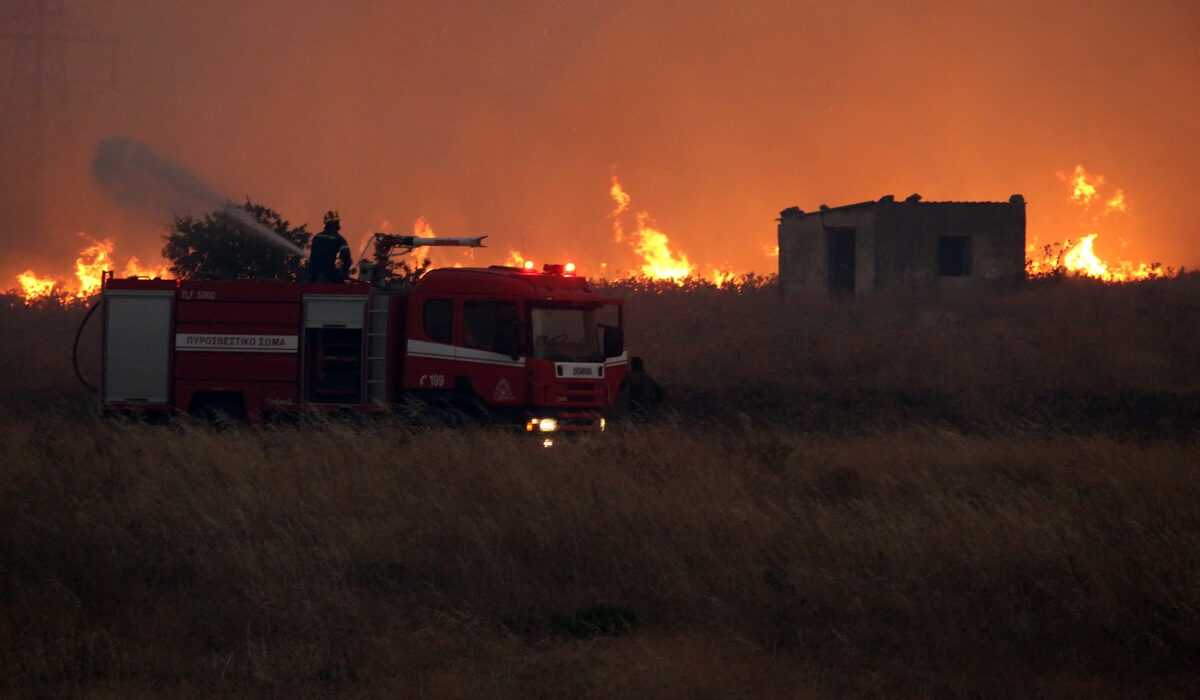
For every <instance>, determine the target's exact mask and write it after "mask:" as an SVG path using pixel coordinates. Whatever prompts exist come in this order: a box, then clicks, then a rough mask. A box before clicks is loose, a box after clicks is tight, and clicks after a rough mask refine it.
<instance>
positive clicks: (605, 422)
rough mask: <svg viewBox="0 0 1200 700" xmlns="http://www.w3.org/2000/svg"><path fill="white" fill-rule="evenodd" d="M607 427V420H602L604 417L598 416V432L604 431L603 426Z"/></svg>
mask: <svg viewBox="0 0 1200 700" xmlns="http://www.w3.org/2000/svg"><path fill="white" fill-rule="evenodd" d="M607 427H608V421H606V420H604V418H603V417H602V418H600V432H602V433H603V432H604V429H605V428H607Z"/></svg>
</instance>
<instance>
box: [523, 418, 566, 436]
mask: <svg viewBox="0 0 1200 700" xmlns="http://www.w3.org/2000/svg"><path fill="white" fill-rule="evenodd" d="M535 430H536V431H538V432H542V433H553V432H554V431H556V430H558V421H556V420H554V419H553V418H530V419H529V422H528V423H526V424H525V432H528V433H532V432H533V431H535Z"/></svg>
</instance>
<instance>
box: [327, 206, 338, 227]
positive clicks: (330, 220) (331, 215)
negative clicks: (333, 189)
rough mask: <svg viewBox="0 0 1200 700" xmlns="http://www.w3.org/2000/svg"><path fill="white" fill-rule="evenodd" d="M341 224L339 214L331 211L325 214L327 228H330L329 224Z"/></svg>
mask: <svg viewBox="0 0 1200 700" xmlns="http://www.w3.org/2000/svg"><path fill="white" fill-rule="evenodd" d="M341 223H342V222H341V220H340V219H338V213H337V212H336V211H334V210H332V209H330V210H329V211H327V212H325V225H326V226H328V225H329V224H338V225H339V226H340V225H341Z"/></svg>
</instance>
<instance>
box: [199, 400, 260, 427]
mask: <svg viewBox="0 0 1200 700" xmlns="http://www.w3.org/2000/svg"><path fill="white" fill-rule="evenodd" d="M195 415H196V416H197V417H198V418H200V420H202V421H204V422H205V423H211V424H213V425H215V426H218V427H231V426H236V425H242V424H243V423H246V422H247V420H248V418H247V416H246V409H245V407H244V406H242V405H241V404H239V403H237V402H235V401H225V400H218V401H208V402H206V403H204V404H202V405H201V406H200V407H199V408H198V409H197V410H196V411H195Z"/></svg>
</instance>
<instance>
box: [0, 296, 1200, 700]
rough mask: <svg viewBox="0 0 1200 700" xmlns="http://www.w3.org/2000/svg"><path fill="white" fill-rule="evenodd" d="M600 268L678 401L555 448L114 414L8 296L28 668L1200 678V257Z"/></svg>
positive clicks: (935, 686) (76, 671)
mask: <svg viewBox="0 0 1200 700" xmlns="http://www.w3.org/2000/svg"><path fill="white" fill-rule="evenodd" d="M607 291H608V292H609V293H612V294H615V295H620V296H624V297H625V298H626V299H627V300H628V307H627V315H628V320H629V334H628V337H629V345H630V350H631V351H632V352H634V353H637V354H641V355H643V356H644V357H646V359H647V364H648V367H649V368H650V370H651V372H652V373H653V374H654V375H655V376H656V377H657V378H658V379H659V380H660V381H661V382H662V383H663V384H664V385H666V387H667V389H668V401H667V405H666V411H665V415H664V417H662V418H659V419H658V420H655V421H653V422H650V423H647V424H642V425H634V424H631V423H623V424H620V425H618V426H617V429H616V430H614V431H613V432H612V434H610V435H606V436H604V439H602V440H591V441H585V442H580V443H577V444H569V445H565V446H563V448H562V449H554V450H550V451H544V450H541V449H540V448H538V447H537V446H536V445H533V444H531V443H529V442H527V441H524V440H519V439H517V438H516V437H515V436H510V435H505V434H497V433H490V432H486V431H448V430H438V429H421V430H418V429H415V428H413V427H412V426H407V425H404V424H400V423H396V422H393V421H390V420H380V421H377V422H369V423H366V424H363V425H345V424H341V423H336V422H319V421H318V422H303V423H302V424H301V425H299V426H293V427H273V428H262V429H244V430H227V431H215V430H211V429H208V428H206V427H203V426H197V425H193V424H190V423H185V422H181V423H177V424H173V425H167V426H146V425H139V424H135V423H127V422H123V421H111V420H101V419H99V418H97V417H96V416H95V415H94V414H95V403H94V401H95V399H94V397H93V396H91V395H90V394H89V393H88V392H87V391H86V390H84V389H83V388H81V387H80V385H79V383H78V381H77V380H76V379H75V377H74V371H73V369H72V366H71V361H70V344H71V341H72V340H73V337H74V335H75V332H76V329H77V327H78V325H79V323H80V321H81V320H82V319H83V317H84V314H85V312H86V310H85V309H84V308H83V307H81V306H76V305H71V304H65V305H64V304H58V303H45V304H42V305H40V306H38V307H35V308H28V307H25V306H24V305H23V304H21V303H20V302H16V301H14V300H11V299H9V300H7V302H6V303H0V331H2V332H3V335H4V337H5V338H6V339H7V340H6V342H5V343H3V344H0V385H3V386H4V387H5V395H4V396H5V401H4V402H3V404H2V405H0V688H2V690H0V694H9V695H16V696H45V695H87V696H97V697H128V696H131V695H133V696H138V695H141V696H160V695H172V696H174V695H190V696H196V695H215V696H228V695H256V696H258V695H268V696H271V695H278V696H293V695H296V694H301V695H306V696H312V695H353V696H381V695H388V696H391V695H415V696H424V697H479V696H485V697H735V698H736V697H747V698H749V697H842V696H845V695H855V696H863V695H866V696H891V695H899V696H906V697H911V696H937V697H958V696H971V697H1013V696H1042V697H1079V696H1081V695H1091V696H1098V697H1128V696H1143V697H1150V696H1153V697H1190V696H1196V695H1197V694H1200V693H1198V691H1200V673H1198V671H1200V669H1198V668H1197V661H1196V659H1198V658H1200V608H1198V605H1200V600H1198V598H1200V546H1198V545H1200V517H1198V516H1197V515H1196V509H1195V503H1196V502H1197V501H1198V499H1197V496H1198V495H1200V494H1198V493H1197V492H1198V491H1200V479H1198V478H1197V469H1198V467H1200V449H1197V442H1198V441H1197V433H1196V426H1197V425H1198V424H1200V416H1198V414H1197V406H1198V399H1197V397H1198V396H1200V391H1198V389H1200V387H1198V386H1197V384H1198V383H1200V366H1198V364H1200V334H1197V333H1196V332H1195V329H1196V328H1197V327H1200V324H1198V321H1200V276H1197V275H1195V274H1190V275H1182V276H1180V277H1176V278H1172V279H1166V280H1154V281H1150V282H1146V283H1140V284H1136V285H1122V286H1108V285H1099V284H1091V283H1089V282H1087V281H1085V280H1057V281H1055V280H1050V281H1043V282H1041V283H1039V284H1033V285H1028V286H1026V287H1023V288H1020V289H1016V290H1013V291H1010V292H1008V293H1005V294H1000V295H978V296H977V295H960V296H939V295H936V294H911V295H901V296H891V297H887V298H882V297H881V298H872V299H858V300H844V301H837V300H828V299H818V300H782V299H780V298H779V297H778V295H777V293H776V291H775V289H774V287H773V286H772V285H770V284H765V285H761V284H750V285H747V286H745V287H744V288H742V289H741V290H731V289H714V288H711V287H706V286H703V285H699V286H693V287H691V288H688V289H682V290H681V289H677V288H674V287H669V286H651V287H648V288H646V287H640V288H639V287H637V286H634V285H618V286H614V287H611V288H609V289H608V290H607ZM0 301H2V300H0ZM98 339H99V338H98V327H97V324H96V323H95V320H94V319H93V321H92V322H91V323H90V324H89V325H88V326H87V327H86V328H85V330H84V333H83V345H82V348H83V354H82V356H81V369H82V372H83V374H84V376H85V377H87V378H91V379H92V380H93V381H94V380H95V378H97V377H98V373H97V371H96V369H97V365H98V363H97V358H96V347H97V345H98Z"/></svg>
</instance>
